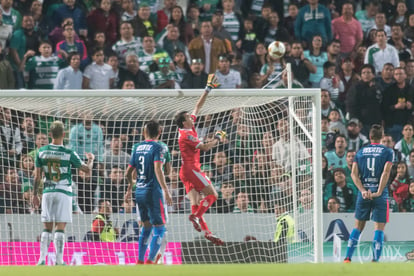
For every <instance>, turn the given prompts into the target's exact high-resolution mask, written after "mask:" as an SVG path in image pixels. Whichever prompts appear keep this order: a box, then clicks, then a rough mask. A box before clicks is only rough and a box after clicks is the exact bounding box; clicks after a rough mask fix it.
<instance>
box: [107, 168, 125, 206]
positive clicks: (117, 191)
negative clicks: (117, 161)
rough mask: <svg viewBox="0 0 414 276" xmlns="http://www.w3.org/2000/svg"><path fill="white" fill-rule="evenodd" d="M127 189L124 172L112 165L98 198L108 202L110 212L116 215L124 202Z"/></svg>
mask: <svg viewBox="0 0 414 276" xmlns="http://www.w3.org/2000/svg"><path fill="white" fill-rule="evenodd" d="M127 187H128V185H127V182H126V180H125V177H124V170H123V169H121V168H119V167H118V166H117V165H112V168H111V170H110V173H109V175H108V178H106V179H105V183H104V184H103V185H102V186H101V187H100V192H101V195H100V198H104V199H106V200H108V201H109V202H110V203H111V205H112V212H114V213H117V212H118V209H119V207H121V206H122V203H123V201H124V196H125V193H126V190H127Z"/></svg>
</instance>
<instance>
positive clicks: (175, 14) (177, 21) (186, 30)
mask: <svg viewBox="0 0 414 276" xmlns="http://www.w3.org/2000/svg"><path fill="white" fill-rule="evenodd" d="M170 24H173V25H175V26H177V27H178V30H179V40H180V41H181V42H182V43H184V44H185V45H188V43H189V42H190V41H191V40H192V39H193V38H194V32H193V28H192V27H191V24H189V23H187V22H186V20H185V18H184V12H183V8H182V7H181V6H174V7H172V9H171V18H170Z"/></svg>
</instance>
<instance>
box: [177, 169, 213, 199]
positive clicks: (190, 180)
mask: <svg viewBox="0 0 414 276" xmlns="http://www.w3.org/2000/svg"><path fill="white" fill-rule="evenodd" d="M180 179H181V181H182V182H183V183H184V186H185V190H186V192H187V193H188V192H189V191H191V190H192V189H195V190H196V191H197V192H200V191H201V190H203V189H204V188H205V187H207V186H208V185H211V181H210V179H209V178H208V177H207V176H206V174H205V173H204V172H202V171H200V170H199V169H197V168H184V167H181V170H180Z"/></svg>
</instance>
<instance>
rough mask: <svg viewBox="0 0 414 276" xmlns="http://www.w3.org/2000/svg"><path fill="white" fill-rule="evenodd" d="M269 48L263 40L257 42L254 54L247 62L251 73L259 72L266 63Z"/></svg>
mask: <svg viewBox="0 0 414 276" xmlns="http://www.w3.org/2000/svg"><path fill="white" fill-rule="evenodd" d="M266 55H267V49H266V47H265V45H264V44H263V43H261V42H259V43H257V44H256V48H255V50H254V55H253V56H252V57H251V58H250V59H249V61H248V62H247V66H246V67H247V69H248V70H249V73H259V72H260V69H262V67H263V65H265V64H266Z"/></svg>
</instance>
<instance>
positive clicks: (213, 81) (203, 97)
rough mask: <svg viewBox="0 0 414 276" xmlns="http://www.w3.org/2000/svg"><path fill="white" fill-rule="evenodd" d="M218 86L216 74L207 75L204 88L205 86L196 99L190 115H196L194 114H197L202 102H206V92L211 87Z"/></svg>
mask: <svg viewBox="0 0 414 276" xmlns="http://www.w3.org/2000/svg"><path fill="white" fill-rule="evenodd" d="M219 86H220V84H219V83H218V82H217V78H216V76H215V75H214V74H210V75H208V78H207V84H206V88H205V90H204V92H203V94H202V95H201V97H200V98H199V99H198V101H197V103H196V105H195V107H194V110H193V113H192V115H196V116H197V115H198V113H199V112H200V110H201V108H202V107H203V105H204V103H205V102H206V99H207V95H208V93H209V92H210V91H211V89H213V88H217V87H219Z"/></svg>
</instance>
